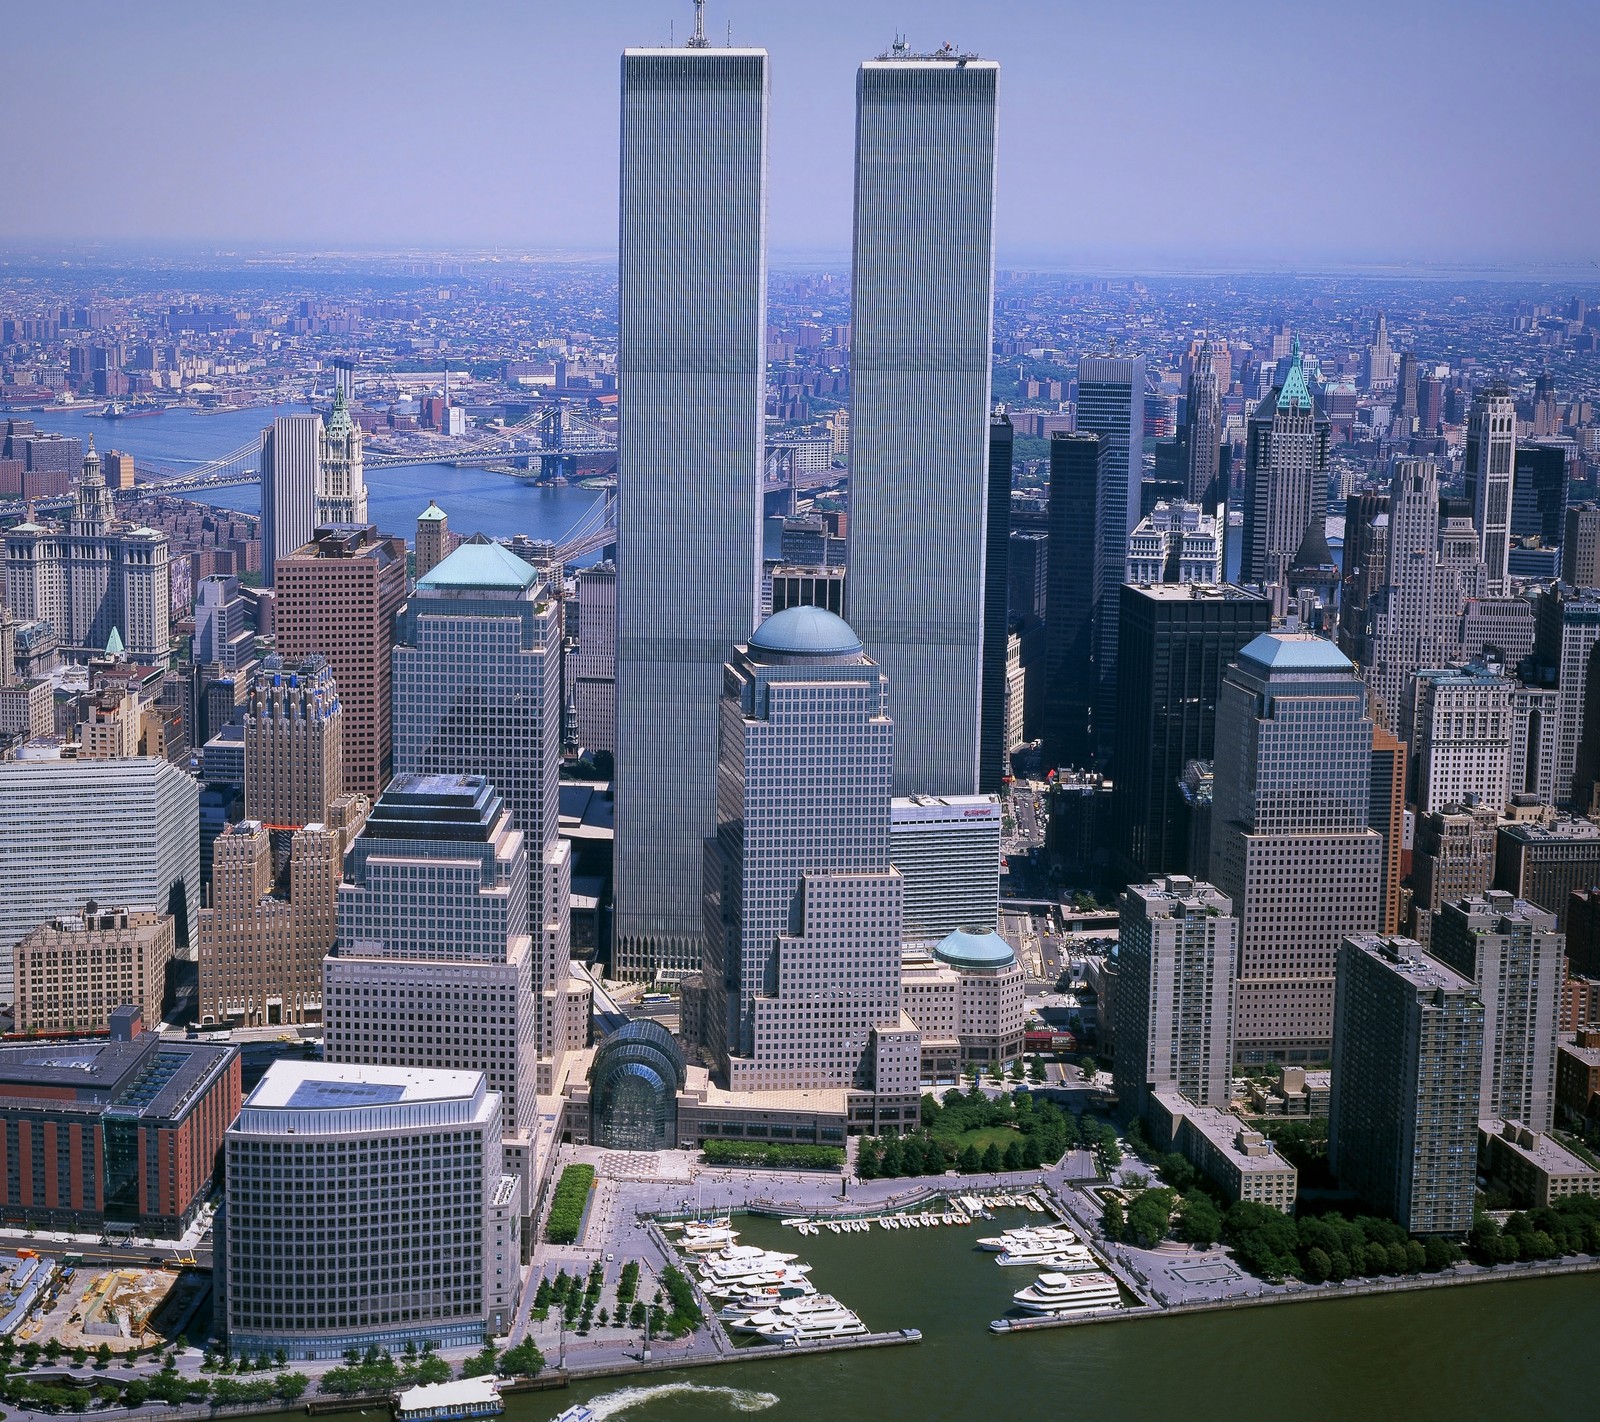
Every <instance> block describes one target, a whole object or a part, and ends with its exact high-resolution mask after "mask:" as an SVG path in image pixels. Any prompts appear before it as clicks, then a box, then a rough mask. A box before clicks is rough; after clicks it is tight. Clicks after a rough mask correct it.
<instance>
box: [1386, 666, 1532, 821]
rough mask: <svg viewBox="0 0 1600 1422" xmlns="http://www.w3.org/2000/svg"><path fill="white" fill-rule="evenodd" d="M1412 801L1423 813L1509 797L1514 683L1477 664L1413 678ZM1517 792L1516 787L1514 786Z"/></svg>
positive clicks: (1423, 672) (1495, 802)
mask: <svg viewBox="0 0 1600 1422" xmlns="http://www.w3.org/2000/svg"><path fill="white" fill-rule="evenodd" d="M1412 687H1413V695H1414V705H1415V707H1416V709H1415V711H1414V712H1413V728H1414V731H1415V734H1416V738H1417V739H1416V747H1417V752H1416V776H1415V787H1416V788H1415V794H1414V797H1413V798H1414V799H1415V802H1416V806H1417V808H1418V810H1420V811H1422V812H1423V813H1426V812H1428V811H1430V810H1437V809H1441V808H1442V807H1443V806H1445V805H1453V804H1461V803H1475V802H1481V803H1483V804H1485V805H1489V806H1491V807H1493V808H1496V809H1498V808H1499V807H1501V806H1503V805H1504V804H1505V803H1506V802H1507V800H1509V799H1510V797H1511V789H1512V785H1511V779H1510V763H1511V721H1512V707H1511V701H1512V695H1513V692H1514V690H1515V687H1516V683H1515V682H1513V681H1512V680H1511V678H1510V677H1505V676H1500V675H1498V674H1496V673H1495V672H1493V671H1491V670H1489V668H1488V667H1486V666H1484V665H1483V664H1482V663H1475V664H1473V663H1469V664H1468V665H1467V666H1464V667H1445V668H1442V669H1440V668H1427V669H1423V670H1419V671H1417V672H1416V673H1414V674H1413V678H1412ZM1518 788H1519V789H1520V787H1518Z"/></svg>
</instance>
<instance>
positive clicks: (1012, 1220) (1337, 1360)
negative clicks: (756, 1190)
mask: <svg viewBox="0 0 1600 1422" xmlns="http://www.w3.org/2000/svg"><path fill="white" fill-rule="evenodd" d="M1024 1222H1030V1217H1028V1216H1025V1215H1021V1214H1020V1213H1018V1214H1016V1215H1014V1216H1012V1215H1009V1214H1007V1213H1005V1212H1002V1214H1001V1216H1000V1217H999V1218H997V1219H995V1220H994V1221H983V1222H982V1226H981V1227H978V1228H941V1229H918V1230H896V1231H885V1230H882V1229H878V1228H874V1229H873V1230H871V1231H870V1232H869V1233H865V1234H845V1235H833V1234H830V1233H828V1232H826V1231H824V1232H822V1233H821V1234H819V1235H815V1236H806V1237H801V1236H799V1235H798V1234H797V1233H796V1232H795V1231H794V1230H792V1229H785V1228H783V1227H782V1226H780V1225H779V1224H778V1223H777V1222H776V1221H769V1220H754V1219H741V1220H740V1221H739V1222H738V1227H739V1230H740V1243H743V1244H756V1245H761V1246H763V1247H767V1248H772V1249H783V1250H785V1251H787V1252H792V1253H798V1254H799V1255H800V1257H801V1258H802V1259H803V1260H805V1261H807V1262H809V1263H810V1264H811V1265H812V1266H813V1267H812V1273H811V1276H810V1277H811V1279H812V1282H813V1283H815V1284H816V1286H817V1288H818V1289H820V1290H822V1291H824V1292H826V1293H831V1294H833V1295H835V1296H836V1297H837V1298H838V1299H839V1300H840V1301H841V1302H842V1303H844V1304H845V1305H846V1307H848V1308H850V1309H852V1310H854V1311H855V1312H857V1313H858V1314H859V1315H860V1316H861V1319H862V1321H863V1322H864V1323H865V1324H866V1325H867V1327H868V1328H869V1329H871V1330H872V1331H873V1332H884V1331H887V1330H890V1329H896V1328H917V1329H920V1330H921V1331H922V1335H923V1338H922V1342H921V1343H917V1344H912V1345H910V1346H907V1347H900V1348H881V1349H868V1350H863V1351H860V1352H840V1353H821V1354H817V1355H815V1356H811V1357H779V1358H763V1359H759V1360H752V1361H750V1362H748V1363H743V1362H733V1363H727V1364H722V1365H719V1366H715V1367H706V1368H697V1369H694V1370H691V1371H685V1372H682V1373H671V1372H665V1373H650V1374H643V1375H641V1376H639V1377H637V1378H626V1377H624V1378H608V1379H605V1380H604V1381H595V1382H588V1383H579V1384H575V1385H574V1386H572V1387H571V1388H567V1389H562V1390H554V1391H547V1392H535V1393H525V1394H521V1395H517V1396H513V1397H511V1398H510V1399H509V1400H508V1406H507V1412H506V1416H507V1418H508V1419H509V1422H549V1419H551V1418H554V1417H556V1416H558V1415H559V1414H560V1413H561V1412H562V1411H563V1410H564V1409H566V1408H568V1407H571V1406H572V1405H573V1404H574V1403H578V1402H585V1403H587V1404H589V1406H591V1407H592V1408H594V1410H595V1412H596V1416H597V1418H608V1417H614V1416H619V1415H625V1416H626V1417H627V1419H628V1422H709V1419H715V1418H719V1417H730V1418H731V1417H736V1416H739V1415H741V1414H744V1413H759V1414H760V1415H761V1417H762V1419H763V1422H956V1419H972V1422H980V1420H982V1422H987V1419H1000V1422H1023V1419H1032V1418H1050V1419H1059V1422H1070V1419H1074V1418H1086V1419H1096V1422H1283V1419H1285V1418H1286V1417H1289V1418H1294V1419H1297V1422H1350V1419H1357V1418H1368V1419H1388V1418H1404V1419H1407V1422H1458V1419H1460V1418H1463V1417H1471V1416H1475V1415H1479V1414H1480V1413H1481V1412H1482V1411H1483V1410H1484V1409H1485V1408H1486V1407H1493V1406H1496V1405H1498V1404H1497V1400H1509V1399H1515V1408H1516V1411H1517V1412H1518V1414H1519V1415H1522V1416H1528V1417H1558V1416H1563V1417H1570V1416H1582V1415H1589V1414H1590V1413H1591V1412H1592V1409H1593V1386H1592V1381H1591V1378H1590V1375H1589V1372H1588V1365H1587V1364H1586V1363H1585V1362H1584V1359H1585V1358H1587V1357H1588V1356H1589V1353H1588V1349H1589V1348H1590V1347H1591V1346H1592V1340H1593V1337H1594V1332H1595V1328H1596V1325H1597V1324H1600V1277H1597V1276H1595V1275H1578V1276H1569V1277H1565V1278H1556V1279H1530V1280H1526V1281H1521V1282H1512V1281H1505V1282H1494V1283H1486V1284H1474V1285H1470V1286H1466V1287H1460V1288H1436V1289H1426V1290H1419V1291H1416V1292H1409V1293H1397V1294H1392V1295H1388V1296H1384V1297H1377V1298H1372V1297H1368V1298H1351V1299H1330V1300H1326V1301H1318V1302H1314V1303H1292V1304H1276V1305H1268V1306H1264V1307H1252V1308H1239V1309H1232V1310H1222V1311H1218V1312H1214V1313H1203V1314H1191V1315H1187V1316H1184V1317H1175V1318H1140V1319H1129V1320H1125V1321H1121V1322H1113V1323H1098V1324H1088V1325H1080V1326H1077V1327H1072V1328H1060V1329H1045V1330H1041V1331H1039V1332H1035V1333H1029V1334H1018V1335H1012V1336H1004V1335H994V1334H991V1333H990V1332H989V1331H988V1324H989V1320H991V1319H993V1318H998V1317H1001V1316H1002V1315H1004V1314H1005V1312H1006V1310H1007V1308H1008V1307H1009V1306H1010V1301H1011V1294H1012V1293H1013V1292H1015V1291H1016V1290H1017V1289H1019V1288H1022V1287H1023V1286H1024V1285H1025V1284H1026V1283H1028V1282H1030V1281H1031V1280H1032V1278H1033V1277H1034V1276H1033V1273H1032V1271H1030V1270H1027V1269H1018V1268H1010V1269H1005V1268H1000V1267H999V1266H997V1265H996V1263H995V1256H994V1255H993V1254H987V1253H983V1252H981V1251H979V1250H978V1248H977V1239H978V1237H979V1236H980V1235H983V1234H994V1233H998V1232H999V1231H1000V1229H1002V1228H1009V1227H1011V1226H1013V1225H1017V1224H1021V1223H1024ZM1031 1222H1032V1223H1037V1222H1038V1217H1037V1216H1034V1217H1031ZM552 1361H553V1360H552ZM340 1422H353V1419H340Z"/></svg>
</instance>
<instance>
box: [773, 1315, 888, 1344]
mask: <svg viewBox="0 0 1600 1422" xmlns="http://www.w3.org/2000/svg"><path fill="white" fill-rule="evenodd" d="M754 1331H755V1333H756V1336H757V1337H760V1338H783V1339H792V1340H793V1341H794V1342H796V1343H811V1342H816V1341H818V1340H821V1339H824V1338H858V1337H860V1336H861V1335H862V1334H864V1333H865V1332H866V1331H867V1325H866V1324H864V1323H863V1322H862V1321H861V1320H860V1319H859V1318H857V1317H856V1316H855V1314H853V1313H851V1312H850V1310H849V1309H847V1308H844V1307H843V1306H840V1307H839V1308H838V1309H836V1310H833V1311H830V1312H827V1313H814V1314H806V1315H804V1316H803V1317H800V1318H790V1319H782V1320H779V1321H778V1322H775V1323H765V1324H762V1325H761V1327H759V1328H757V1329H755V1330H754Z"/></svg>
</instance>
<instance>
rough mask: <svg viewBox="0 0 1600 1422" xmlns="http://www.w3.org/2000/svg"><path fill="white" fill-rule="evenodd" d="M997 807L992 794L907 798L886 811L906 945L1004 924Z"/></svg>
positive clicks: (986, 929)
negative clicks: (1001, 907) (959, 930)
mask: <svg viewBox="0 0 1600 1422" xmlns="http://www.w3.org/2000/svg"><path fill="white" fill-rule="evenodd" d="M1001 818H1002V816H1001V808H1000V801H999V800H998V799H997V798H996V797H995V796H993V795H910V796H907V797H905V798H902V799H896V800H894V801H892V802H891V803H890V806H889V862H890V863H891V864H892V865H894V867H895V868H896V869H898V870H899V871H900V882H901V885H902V889H903V893H902V898H903V909H902V924H903V927H904V931H905V937H906V941H907V942H923V941H927V942H932V941H936V940H939V939H942V938H945V937H947V936H948V935H949V934H951V933H954V932H955V931H956V930H957V929H959V928H967V929H973V930H977V931H980V932H991V931H993V930H994V929H995V928H997V927H998V926H999V920H1000V828H1001Z"/></svg>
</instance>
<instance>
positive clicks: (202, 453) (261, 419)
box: [0, 404, 604, 543]
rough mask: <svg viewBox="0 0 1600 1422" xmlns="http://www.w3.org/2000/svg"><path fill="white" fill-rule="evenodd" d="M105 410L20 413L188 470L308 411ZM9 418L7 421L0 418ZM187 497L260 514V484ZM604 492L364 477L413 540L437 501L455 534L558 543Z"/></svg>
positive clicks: (408, 469)
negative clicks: (108, 413)
mask: <svg viewBox="0 0 1600 1422" xmlns="http://www.w3.org/2000/svg"><path fill="white" fill-rule="evenodd" d="M100 408H102V406H101V405H99V404H95V405H88V404H85V405H81V406H74V407H71V408H62V407H59V406H56V407H51V408H48V409H45V410H41V411H39V412H37V413H34V412H30V411H20V410H19V411H17V412H16V416H17V418H19V419H31V420H33V421H34V423H35V424H36V425H37V426H38V427H39V428H40V429H41V430H55V431H58V432H59V433H61V434H68V435H72V436H73V437H74V438H77V439H82V440H85V441H87V439H88V437H89V436H90V435H93V436H94V442H95V447H96V448H97V449H100V450H107V449H121V450H125V451H127V452H128V453H129V454H132V455H133V456H134V458H135V459H139V460H149V461H151V462H152V463H155V464H159V465H163V466H166V467H170V468H172V469H174V470H180V471H181V470H183V469H188V468H192V467H198V466H199V465H202V464H205V463H208V462H209V461H210V460H213V459H217V458H219V457H220V456H222V455H224V454H228V453H230V452H231V451H232V450H235V449H238V448H239V447H240V446H241V445H243V444H246V443H248V442H249V441H250V440H251V439H252V438H254V437H255V436H256V435H257V434H258V433H260V431H261V430H262V428H263V427H264V426H266V425H269V424H271V423H272V421H273V420H274V419H275V418H276V417H277V416H279V415H294V414H305V413H307V412H308V411H309V409H310V407H309V406H307V405H275V406H260V407H258V408H255V409H249V410H227V411H223V412H220V413H218V414H206V413H203V412H201V411H197V410H167V411H164V412H163V413H162V414H160V415H155V416H151V417H148V418H143V419H131V420H130V419H124V420H104V419H99V418H96V417H95V416H94V414H93V412H94V411H97V410H99V409H100ZM0 418H3V417H0ZM184 497H185V498H189V499H194V500H196V501H197V502H201V503H208V504H213V505H215V506H217V507H218V508H228V509H238V510H240V511H241V512H243V513H259V512H260V511H261V487H260V485H258V484H232V485H228V486H227V487H225V488H220V489H214V490H210V491H208V492H205V493H198V494H185V495H184ZM603 497H604V495H603V494H601V493H599V492H598V491H596V490H593V489H579V488H571V487H566V488H562V487H557V488H551V487H548V486H539V485H532V484H527V483H524V482H523V481H522V480H520V479H514V478H512V477H510V476H509V475H506V474H494V473H491V472H489V471H488V470H485V469H456V468H453V467H452V466H451V465H448V464H403V465H401V466H400V467H399V468H396V469H369V470H368V471H367V517H368V518H369V519H370V520H371V521H372V522H373V523H375V524H377V525H378V527H379V529H381V530H382V531H383V532H384V533H397V534H403V535H404V536H405V539H406V542H407V543H414V542H415V541H416V533H417V515H418V514H419V513H421V512H422V511H423V509H425V508H427V506H428V500H429V499H435V500H437V501H438V504H439V507H440V508H442V509H443V510H444V511H445V513H447V514H448V515H449V516H450V529H451V531H452V532H454V533H461V534H473V533H486V534H488V535H489V536H490V537H491V538H510V537H512V536H514V535H515V534H518V533H525V534H527V535H528V536H529V537H530V538H536V539H548V540H549V541H551V542H554V543H559V542H560V541H561V540H562V539H563V538H565V537H566V535H567V534H568V533H569V532H570V531H571V530H572V528H573V527H574V526H575V525H576V524H577V523H578V521H579V520H580V519H582V518H583V516H584V515H585V514H586V513H588V511H589V509H590V508H591V507H592V506H593V505H594V503H595V502H596V501H597V500H598V499H600V498H603Z"/></svg>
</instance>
